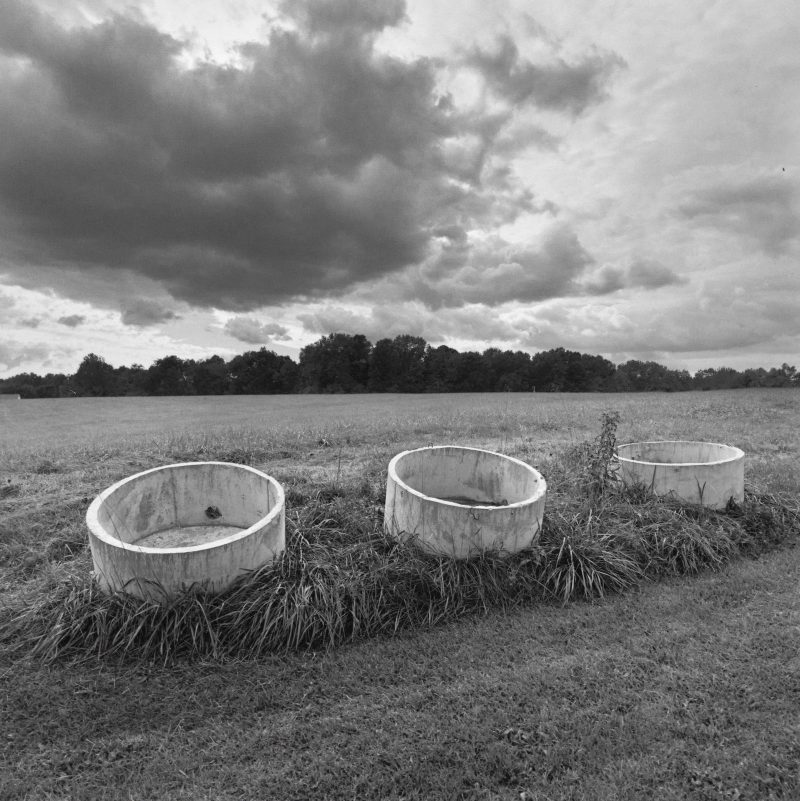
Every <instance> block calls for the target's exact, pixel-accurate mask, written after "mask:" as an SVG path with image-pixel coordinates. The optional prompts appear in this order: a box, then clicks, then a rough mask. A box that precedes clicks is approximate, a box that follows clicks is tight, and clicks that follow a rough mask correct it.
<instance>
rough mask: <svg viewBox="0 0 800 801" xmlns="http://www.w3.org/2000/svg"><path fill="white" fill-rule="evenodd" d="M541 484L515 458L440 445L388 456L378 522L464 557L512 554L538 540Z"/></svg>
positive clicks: (438, 550) (543, 487) (424, 544)
mask: <svg viewBox="0 0 800 801" xmlns="http://www.w3.org/2000/svg"><path fill="white" fill-rule="evenodd" d="M546 492H547V484H546V482H545V480H544V478H543V477H542V476H541V474H540V473H538V472H537V471H536V470H534V469H533V468H532V467H531V466H530V465H528V464H525V462H522V461H520V460H519V459H514V458H512V457H510V456H504V455H503V454H500V453H494V452H492V451H485V450H480V449H478V448H464V447H456V446H450V445H442V446H435V447H428V448H419V449H417V450H411V451H404V452H403V453H399V454H397V456H395V457H394V458H393V459H392V460H391V462H389V473H388V479H387V483H386V507H385V512H384V526H385V528H386V531H387V532H389V534H391V535H392V536H394V537H396V538H398V539H400V540H403V541H406V540H412V541H414V542H416V543H418V544H419V545H420V546H421V547H422V548H423V549H424V550H426V551H428V552H430V553H434V554H440V555H445V556H451V557H455V558H457V559H465V558H468V557H470V556H474V555H476V554H478V553H481V552H484V551H498V552H500V553H515V552H517V551H520V550H522V549H523V548H527V547H529V546H530V545H532V544H533V543H534V542H536V540H537V539H538V538H539V534H540V531H541V526H542V518H543V516H544V503H545V495H546Z"/></svg>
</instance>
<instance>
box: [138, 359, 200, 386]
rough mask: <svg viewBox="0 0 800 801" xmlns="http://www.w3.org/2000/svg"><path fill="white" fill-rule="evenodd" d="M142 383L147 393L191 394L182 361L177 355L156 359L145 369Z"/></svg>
mask: <svg viewBox="0 0 800 801" xmlns="http://www.w3.org/2000/svg"><path fill="white" fill-rule="evenodd" d="M144 384H145V389H146V390H147V393H148V394H149V395H191V394H192V387H191V385H190V384H189V382H188V380H187V376H186V368H185V365H184V362H183V360H182V359H181V358H180V357H178V356H164V357H163V358H161V359H156V360H155V361H154V362H153V363H152V364H151V365H150V367H149V368H148V370H147V375H146V376H145V381H144Z"/></svg>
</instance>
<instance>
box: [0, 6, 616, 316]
mask: <svg viewBox="0 0 800 801" xmlns="http://www.w3.org/2000/svg"><path fill="white" fill-rule="evenodd" d="M282 8H283V15H284V16H283V17H282V18H281V19H280V20H278V21H277V22H276V24H275V25H274V27H273V28H272V30H271V33H270V35H269V37H268V38H267V39H266V40H265V41H264V42H247V43H242V44H241V45H240V46H239V56H240V63H237V64H236V65H233V64H219V63H215V62H212V61H200V62H197V63H194V65H193V66H189V67H187V66H186V62H185V61H182V60H181V59H182V56H183V55H185V53H186V50H187V47H188V43H187V42H184V41H181V40H179V39H177V38H175V37H174V36H171V35H167V34H164V33H162V32H160V31H159V30H158V29H157V28H156V27H154V26H153V25H152V24H150V23H148V22H146V21H144V20H143V19H142V18H135V19H134V18H132V17H126V16H123V15H116V16H113V17H111V18H109V19H107V20H105V21H103V22H100V23H98V24H95V25H93V26H91V27H69V28H66V27H61V26H60V25H59V24H57V23H56V22H55V21H54V20H53V19H52V18H51V17H48V16H47V15H45V14H44V13H42V12H40V11H37V10H36V6H34V5H32V4H30V3H26V2H22V0H7V2H5V3H4V5H3V10H2V25H0V66H2V73H1V74H2V77H0V212H1V213H0V236H2V238H3V241H4V242H5V246H6V251H7V255H8V256H9V257H10V259H9V265H10V266H9V267H8V268H7V271H8V273H9V274H10V276H11V278H12V279H16V280H17V281H19V283H21V284H26V285H28V284H30V281H31V279H30V274H31V273H30V268H31V266H35V268H36V276H37V280H38V281H40V282H41V285H44V286H47V285H51V286H52V285H58V286H59V287H60V291H63V292H65V293H69V291H70V278H69V277H70V276H71V275H73V274H74V275H80V276H84V277H85V276H86V275H89V276H92V275H96V276H97V277H98V281H100V279H102V280H103V281H105V282H106V283H107V281H108V273H109V271H110V272H112V273H113V272H117V273H118V274H120V275H122V274H125V275H126V276H127V278H128V280H129V279H130V277H131V276H134V277H136V276H139V277H143V278H146V279H149V281H151V282H153V281H154V282H156V283H157V284H158V285H160V286H161V287H162V288H163V289H165V290H166V291H168V292H169V293H170V294H171V295H172V296H173V297H174V298H175V299H177V300H180V301H184V302H186V303H188V304H191V305H195V306H198V307H205V308H211V307H214V308H219V309H225V310H231V311H239V312H247V311H250V310H253V309H256V308H258V307H262V306H265V305H269V304H276V303H281V302H284V301H287V300H290V299H296V298H299V299H303V298H315V297H322V296H327V295H330V294H336V293H341V292H343V291H345V290H347V289H349V288H351V287H353V286H354V285H358V284H361V283H364V282H367V281H371V280H375V279H380V278H381V277H385V276H389V275H396V274H399V273H401V272H402V271H404V270H407V269H409V268H413V267H414V266H415V265H423V264H426V263H429V262H430V260H431V258H432V255H431V254H432V253H433V252H435V251H436V248H437V244H436V243H437V239H436V236H437V234H436V232H437V231H439V230H441V229H442V228H443V227H447V226H453V225H462V226H465V227H467V228H476V227H484V228H485V227H491V226H495V225H500V224H504V223H507V222H511V221H513V220H514V219H515V218H516V216H517V215H519V214H520V213H521V212H523V211H530V210H536V209H542V208H545V207H546V201H540V200H538V199H536V198H535V197H534V196H533V193H532V192H531V191H530V190H528V189H524V188H521V186H520V185H519V184H518V183H517V181H516V180H515V179H514V176H513V175H511V174H510V173H509V171H508V169H507V168H506V167H505V166H504V161H505V159H506V158H507V157H508V155H509V153H511V152H519V151H520V150H522V149H524V148H526V147H530V146H533V147H537V146H541V143H545V145H546V146H549V147H552V146H553V142H554V141H555V140H554V139H553V138H552V137H551V136H550V135H549V134H548V133H547V132H546V131H545V130H544V129H541V128H537V127H534V128H531V129H530V130H531V131H532V136H530V137H525V136H520V135H519V130H516V133H515V129H514V127H513V124H512V122H513V118H514V109H515V107H518V106H520V105H523V106H524V105H527V106H529V107H541V108H543V109H546V110H548V111H556V112H563V113H564V114H567V115H575V114H578V113H580V112H581V111H582V110H583V109H585V108H586V107H587V106H588V105H590V104H591V103H594V102H598V101H599V100H601V99H602V97H603V96H604V93H605V91H606V86H607V84H608V81H609V80H610V77H611V75H612V73H613V71H614V68H615V66H616V65H617V64H618V59H616V58H615V57H613V56H603V55H598V54H596V53H593V54H591V55H589V56H587V57H585V58H583V59H582V60H578V61H577V62H575V63H567V62H565V61H564V60H563V59H560V58H555V59H554V60H552V62H549V63H544V64H533V63H531V62H529V61H527V60H526V59H524V58H522V57H521V55H520V54H519V52H518V51H517V50H516V48H515V45H514V43H513V42H512V41H511V40H510V39H507V38H506V39H501V40H500V41H499V42H498V45H497V48H496V49H495V50H488V51H484V50H473V51H471V52H470V53H469V54H468V56H467V57H466V58H465V64H467V66H469V67H470V68H471V69H473V70H474V71H476V72H477V73H478V74H479V75H480V76H482V80H483V81H484V82H485V86H486V90H487V91H488V92H490V93H494V95H495V99H496V100H497V102H499V103H501V104H502V103H505V104H506V105H505V106H503V107H502V108H499V109H498V107H497V105H496V104H495V105H494V106H493V107H492V110H491V111H489V110H488V108H475V107H470V108H468V109H459V108H458V107H457V106H456V104H455V102H454V101H453V98H452V97H450V96H445V95H442V94H441V92H440V90H439V89H438V88H437V75H438V72H437V71H438V70H439V67H440V65H439V64H438V63H437V62H436V60H434V59H426V58H419V59H415V60H401V59H399V58H396V57H392V56H389V55H386V54H384V53H381V52H380V51H379V50H378V49H377V46H376V37H377V35H378V34H379V32H380V31H381V30H382V29H384V28H386V27H389V26H394V25H397V24H399V23H400V22H401V21H402V20H403V17H404V13H405V8H404V5H403V3H402V2H400V0H382V2H369V3H367V2H363V3H362V2H356V1H355V0H348V1H347V2H345V3H339V2H331V1H330V0H305V2H302V3H300V2H297V3H295V2H292V3H285V4H284V5H283V7H282ZM500 156H502V158H500ZM473 251H474V252H473ZM507 251H508V248H506V249H505V251H504V252H500V253H496V254H488V253H486V252H485V249H481V248H478V249H477V250H474V249H473V246H472V244H471V243H469V242H468V243H467V245H466V246H462V247H461V249H460V250H459V251H458V252H455V250H454V249H451V252H450V253H449V254H448V258H449V260H450V264H451V270H450V273H449V275H442V276H440V277H438V278H437V279H436V280H435V281H434V282H433V285H432V286H431V287H429V288H428V289H427V290H424V291H425V292H426V294H425V298H426V302H427V303H429V304H432V305H435V304H444V303H450V302H451V301H450V298H457V299H458V302H459V303H469V302H473V301H476V300H478V299H481V298H486V299H487V302H489V303H496V302H501V301H502V300H503V299H506V298H510V297H525V298H542V297H550V296H551V295H552V294H553V293H558V292H561V291H564V290H565V289H566V288H568V287H569V285H570V283H571V281H573V279H574V278H575V277H576V276H577V275H578V273H579V272H580V270H581V269H582V268H583V267H584V266H585V265H586V264H587V263H588V262H589V260H590V257H589V256H588V254H586V253H585V251H583V249H582V247H581V246H580V243H579V242H577V239H575V237H574V234H573V235H570V234H569V233H564V232H563V231H562V232H561V233H557V234H550V235H549V237H548V238H546V239H545V241H544V242H543V243H541V245H540V246H531V248H529V249H527V250H525V249H519V248H518V249H517V252H513V253H511V252H507ZM79 284H80V292H85V290H86V282H85V280H81V281H79V282H76V283H75V285H74V287H73V290H72V292H73V296H76V297H77V296H80V295H79V294H78V292H79V290H78V288H77V287H78V285H79ZM456 286H458V287H459V290H460V291H459V293H458V294H455V293H454V289H455V287H456ZM421 291H423V290H422V289H421ZM122 306H123V308H122V314H123V321H124V322H125V323H126V324H129V325H139V326H143V325H149V324H151V323H156V322H163V321H164V320H166V319H170V318H169V314H168V313H166V312H165V311H164V307H159V306H158V305H157V304H156V305H153V304H150V305H148V304H147V303H138V304H137V303H133V304H130V303H128V304H124V303H123V304H122Z"/></svg>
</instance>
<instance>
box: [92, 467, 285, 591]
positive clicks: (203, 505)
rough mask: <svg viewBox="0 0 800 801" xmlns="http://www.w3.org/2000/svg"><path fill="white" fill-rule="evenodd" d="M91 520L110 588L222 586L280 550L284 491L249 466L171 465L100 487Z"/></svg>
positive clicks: (95, 551)
mask: <svg viewBox="0 0 800 801" xmlns="http://www.w3.org/2000/svg"><path fill="white" fill-rule="evenodd" d="M86 524H87V526H88V529H89V545H90V548H91V551H92V559H93V561H94V570H95V576H96V578H97V580H98V582H99V584H100V586H101V587H102V588H103V589H104V590H105V591H106V592H113V591H119V590H122V591H124V592H127V593H129V594H131V595H136V596H138V597H140V598H153V599H156V600H164V599H167V598H170V597H172V596H174V595H176V594H178V593H179V592H181V591H182V590H184V589H188V588H190V587H195V588H202V589H205V590H208V591H210V592H218V591H220V590H222V589H224V588H225V587H228V586H230V584H232V583H233V582H234V581H235V580H236V579H237V578H239V577H240V576H241V575H242V573H243V571H246V570H252V569H254V568H257V567H259V566H261V565H263V564H265V563H267V562H270V561H272V559H274V557H275V556H277V555H278V554H280V553H282V552H283V550H284V547H285V536H286V535H285V499H284V492H283V488H282V487H281V485H280V484H279V483H278V482H277V481H276V480H275V479H274V478H272V477H271V476H268V475H267V474H266V473H262V472H261V471H259V470H255V469H254V468H252V467H247V466H245V465H238V464H229V463H227V462H187V463H183V464H174V465H167V466H165V467H157V468H154V469H153V470H146V471H145V472H143V473H138V474H136V475H134V476H130V477H129V478H126V479H123V480H122V481H120V482H118V483H116V484H114V485H113V486H111V487H109V488H108V489H107V490H105V491H104V492H102V493H101V494H100V495H99V496H98V497H97V498H95V500H94V501H93V503H92V505H91V506H90V507H89V510H88V511H87V513H86Z"/></svg>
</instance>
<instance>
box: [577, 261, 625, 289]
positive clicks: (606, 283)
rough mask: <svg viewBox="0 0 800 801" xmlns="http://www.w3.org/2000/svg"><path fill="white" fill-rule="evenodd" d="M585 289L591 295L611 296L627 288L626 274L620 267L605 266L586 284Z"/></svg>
mask: <svg viewBox="0 0 800 801" xmlns="http://www.w3.org/2000/svg"><path fill="white" fill-rule="evenodd" d="M583 286H584V288H585V290H586V292H587V293H588V294H590V295H609V294H611V293H612V292H616V291H617V290H619V289H624V287H625V272H624V270H621V269H620V268H619V267H612V266H611V265H605V266H604V267H602V268H601V269H600V270H599V271H598V273H597V274H596V275H594V276H592V277H591V278H589V279H587V280H586V281H585V282H584V285H583Z"/></svg>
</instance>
